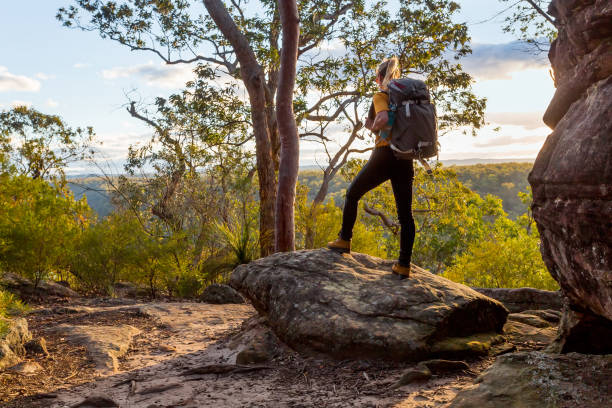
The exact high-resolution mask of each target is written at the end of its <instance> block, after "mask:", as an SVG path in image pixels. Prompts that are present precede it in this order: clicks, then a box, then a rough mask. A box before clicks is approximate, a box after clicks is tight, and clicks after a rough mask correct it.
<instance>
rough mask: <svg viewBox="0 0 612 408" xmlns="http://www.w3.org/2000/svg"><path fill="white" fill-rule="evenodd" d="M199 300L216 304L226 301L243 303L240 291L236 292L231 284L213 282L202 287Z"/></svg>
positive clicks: (225, 302)
mask: <svg viewBox="0 0 612 408" xmlns="http://www.w3.org/2000/svg"><path fill="white" fill-rule="evenodd" d="M200 302H204V303H212V304H217V305H222V304H227V303H237V304H240V303H244V299H243V298H242V296H240V293H238V292H236V291H235V290H234V289H233V288H232V287H231V286H228V285H221V284H219V283H213V284H212V285H209V286H207V287H206V289H204V291H203V292H202V294H201V295H200Z"/></svg>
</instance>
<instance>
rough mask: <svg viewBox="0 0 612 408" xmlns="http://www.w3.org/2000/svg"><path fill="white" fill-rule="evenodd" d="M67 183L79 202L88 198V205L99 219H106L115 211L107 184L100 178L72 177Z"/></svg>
mask: <svg viewBox="0 0 612 408" xmlns="http://www.w3.org/2000/svg"><path fill="white" fill-rule="evenodd" d="M67 181H68V187H69V188H70V190H71V191H72V193H73V194H74V197H75V198H76V199H77V200H79V199H81V197H83V196H86V197H87V203H89V206H90V207H91V209H92V210H94V211H95V212H96V213H97V214H98V217H100V218H102V217H106V216H107V215H108V214H110V213H111V212H112V211H113V205H112V204H111V201H110V196H109V195H108V193H107V191H106V190H107V188H106V182H105V181H104V180H103V179H101V178H99V177H84V178H79V177H70V178H69V179H68V180H67Z"/></svg>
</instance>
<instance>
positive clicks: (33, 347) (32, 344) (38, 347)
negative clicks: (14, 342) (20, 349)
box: [24, 337, 49, 356]
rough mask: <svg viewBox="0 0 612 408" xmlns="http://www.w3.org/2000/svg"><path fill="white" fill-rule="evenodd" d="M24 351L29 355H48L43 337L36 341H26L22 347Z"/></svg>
mask: <svg viewBox="0 0 612 408" xmlns="http://www.w3.org/2000/svg"><path fill="white" fill-rule="evenodd" d="M24 347H25V349H26V353H27V354H28V355H30V354H43V355H45V356H48V355H49V351H48V350H47V341H46V340H45V339H44V337H39V338H37V339H33V340H30V341H28V342H27V343H26V344H25V345H24Z"/></svg>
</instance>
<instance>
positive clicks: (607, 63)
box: [529, 0, 612, 353]
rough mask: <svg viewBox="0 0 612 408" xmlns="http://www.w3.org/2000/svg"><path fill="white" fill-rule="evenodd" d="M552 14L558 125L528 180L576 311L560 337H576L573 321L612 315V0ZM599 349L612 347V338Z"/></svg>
mask: <svg viewBox="0 0 612 408" xmlns="http://www.w3.org/2000/svg"><path fill="white" fill-rule="evenodd" d="M549 12H550V14H552V15H553V16H554V17H555V18H556V20H557V22H558V23H559V24H558V26H559V35H558V38H557V39H556V40H555V41H554V43H553V44H552V47H551V50H550V53H549V58H550V61H551V63H552V66H553V69H554V72H555V84H556V86H557V91H556V93H555V96H554V98H553V100H552V101H551V103H550V106H549V108H548V110H547V112H546V114H545V116H544V121H545V122H546V123H547V124H548V125H549V126H551V127H552V128H553V129H554V131H553V133H552V134H551V135H550V136H548V138H547V139H546V142H545V143H544V146H543V147H542V150H541V151H540V153H539V154H538V157H537V159H536V162H535V164H534V167H533V170H532V172H531V174H530V175H529V182H530V183H531V186H532V189H533V198H534V201H533V207H532V208H533V214H534V218H535V220H536V223H537V225H538V229H539V231H540V236H541V241H542V246H541V250H542V256H543V259H544V262H545V263H546V266H547V267H548V269H549V271H550V273H551V275H552V276H553V277H554V278H555V280H557V282H559V285H560V286H561V289H562V291H563V294H564V295H565V296H567V298H568V299H569V309H568V313H571V314H573V316H571V317H568V319H566V320H567V322H566V323H567V324H566V325H565V326H564V327H565V329H564V331H563V332H562V333H561V335H562V336H571V335H572V331H573V329H572V327H570V326H569V325H570V324H571V325H574V326H576V327H581V326H584V325H583V323H584V322H590V323H588V324H589V325H590V327H591V328H593V327H594V326H593V324H598V323H597V322H603V324H604V326H605V325H606V324H607V323H606V322H609V321H611V320H612V233H611V231H612V76H611V74H612V24H611V23H610V22H611V21H612V5H611V4H610V2H609V1H608V0H554V1H553V2H552V3H551V5H550V9H549ZM577 330H581V329H577ZM588 349H589V347H588V345H587V344H582V346H581V350H580V351H585V350H588ZM564 351H566V352H568V351H572V347H571V342H570V343H567V342H566V343H565V347H564ZM597 352H599V353H606V352H607V353H610V352H612V341H609V342H608V345H607V347H604V348H603V349H602V348H601V347H600V348H599V349H598V350H597Z"/></svg>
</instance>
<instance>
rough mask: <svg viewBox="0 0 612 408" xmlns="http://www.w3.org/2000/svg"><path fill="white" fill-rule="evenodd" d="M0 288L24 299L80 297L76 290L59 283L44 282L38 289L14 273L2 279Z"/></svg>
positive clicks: (0, 279)
mask: <svg viewBox="0 0 612 408" xmlns="http://www.w3.org/2000/svg"><path fill="white" fill-rule="evenodd" d="M0 286H2V287H4V288H6V290H8V291H9V292H12V293H14V294H16V295H18V296H19V297H21V298H22V299H28V298H31V297H44V298H48V297H55V298H73V297H78V296H79V294H78V293H77V292H75V291H74V290H72V289H70V288H68V287H66V286H64V285H60V284H59V283H57V282H53V281H42V282H40V283H39V284H38V287H34V283H33V282H32V281H31V280H29V279H27V278H24V277H23V276H19V275H15V274H12V273H6V274H4V275H3V276H2V277H0Z"/></svg>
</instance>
